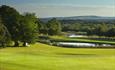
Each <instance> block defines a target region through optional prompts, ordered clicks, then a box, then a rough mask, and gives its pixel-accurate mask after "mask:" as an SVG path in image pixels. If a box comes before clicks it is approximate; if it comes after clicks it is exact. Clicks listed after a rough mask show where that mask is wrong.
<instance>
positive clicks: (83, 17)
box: [40, 16, 115, 21]
mask: <svg viewBox="0 0 115 70" xmlns="http://www.w3.org/2000/svg"><path fill="white" fill-rule="evenodd" d="M51 18H56V19H58V20H115V17H102V16H72V17H50V18H40V19H41V20H42V21H48V20H50V19H51Z"/></svg>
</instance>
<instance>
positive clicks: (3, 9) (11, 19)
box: [0, 5, 20, 46]
mask: <svg viewBox="0 0 115 70" xmlns="http://www.w3.org/2000/svg"><path fill="white" fill-rule="evenodd" d="M0 15H1V17H2V20H3V23H4V25H5V26H6V27H7V29H8V30H9V33H10V34H11V38H12V40H13V41H14V42H15V45H14V46H19V43H18V41H19V39H20V34H19V27H20V23H19V22H20V14H19V12H18V11H16V10H15V9H14V8H12V7H9V6H6V5H2V6H0Z"/></svg>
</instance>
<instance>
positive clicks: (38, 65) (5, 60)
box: [0, 43, 115, 70]
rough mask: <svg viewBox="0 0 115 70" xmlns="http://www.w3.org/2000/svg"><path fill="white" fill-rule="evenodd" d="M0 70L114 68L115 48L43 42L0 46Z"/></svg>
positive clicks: (87, 69) (97, 69)
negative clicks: (19, 45)
mask: <svg viewBox="0 0 115 70" xmlns="http://www.w3.org/2000/svg"><path fill="white" fill-rule="evenodd" d="M0 70H115V49H88V48H87V49H84V48H82V49H81V48H76V49H75V48H62V47H54V46H49V45H45V44H41V43H38V44H35V45H31V46H30V47H14V48H10V47H9V48H2V49H0Z"/></svg>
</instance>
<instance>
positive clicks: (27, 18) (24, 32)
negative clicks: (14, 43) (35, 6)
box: [20, 13, 38, 46]
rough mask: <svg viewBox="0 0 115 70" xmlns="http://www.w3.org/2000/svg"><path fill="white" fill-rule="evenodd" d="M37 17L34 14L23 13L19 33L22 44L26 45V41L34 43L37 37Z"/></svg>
mask: <svg viewBox="0 0 115 70" xmlns="http://www.w3.org/2000/svg"><path fill="white" fill-rule="evenodd" d="M36 22H37V18H36V16H35V14H31V13H25V14H24V16H22V20H21V22H20V23H21V25H20V35H21V39H20V40H21V41H22V42H24V43H23V46H26V43H34V42H35V41H36V39H37V37H38V31H37V30H38V25H37V23H36Z"/></svg>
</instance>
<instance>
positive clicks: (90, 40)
mask: <svg viewBox="0 0 115 70" xmlns="http://www.w3.org/2000/svg"><path fill="white" fill-rule="evenodd" d="M50 38H52V41H62V42H85V43H97V44H112V45H115V41H110V40H109V41H107V40H93V39H88V38H69V37H64V36H51V37H50Z"/></svg>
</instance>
